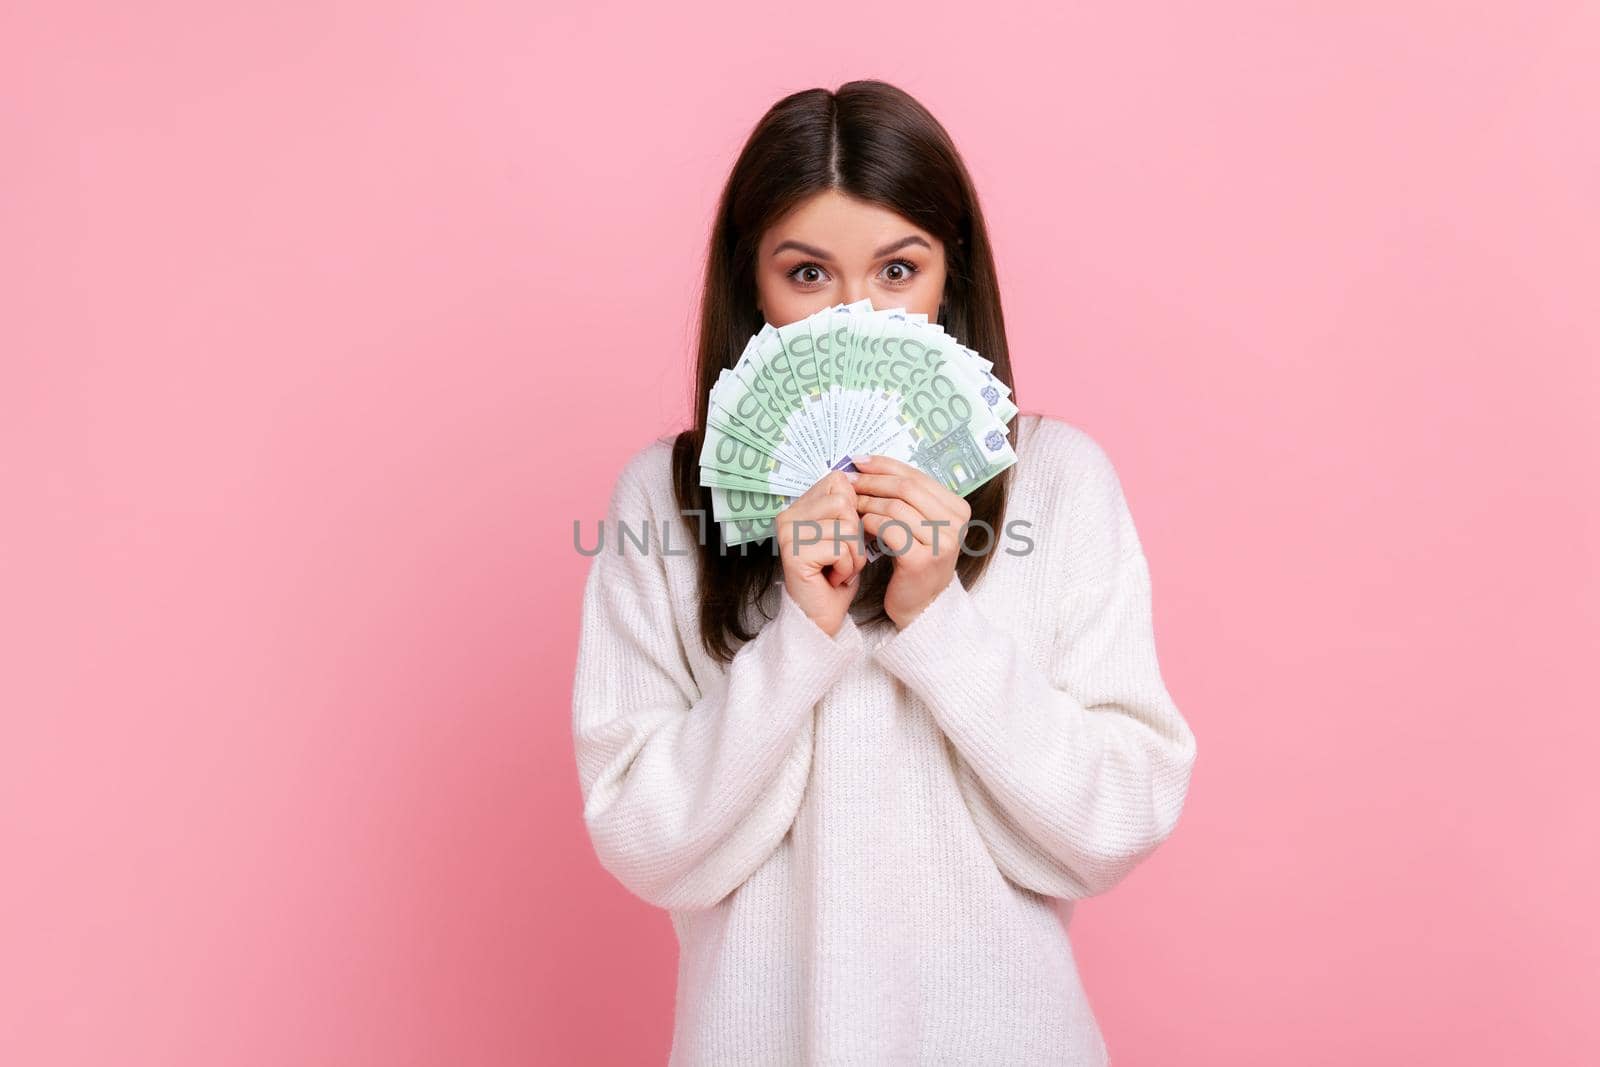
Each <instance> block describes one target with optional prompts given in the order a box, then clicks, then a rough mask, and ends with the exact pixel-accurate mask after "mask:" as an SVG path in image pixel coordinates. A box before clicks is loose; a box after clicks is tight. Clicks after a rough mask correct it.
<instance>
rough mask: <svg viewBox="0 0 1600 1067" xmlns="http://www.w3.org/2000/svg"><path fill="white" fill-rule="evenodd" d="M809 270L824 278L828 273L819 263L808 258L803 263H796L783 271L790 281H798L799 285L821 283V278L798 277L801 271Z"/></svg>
mask: <svg viewBox="0 0 1600 1067" xmlns="http://www.w3.org/2000/svg"><path fill="white" fill-rule="evenodd" d="M810 271H815V272H816V273H818V274H820V275H822V277H823V278H826V277H827V275H828V272H827V271H825V270H823V269H822V265H821V264H819V263H813V262H811V261H810V260H807V261H806V262H804V263H796V264H795V265H794V266H792V267H790V268H789V269H788V270H787V271H785V272H784V277H786V278H788V279H789V280H790V281H792V282H799V283H800V284H801V285H807V286H810V285H821V284H822V279H821V278H810V277H807V278H801V277H800V274H801V273H803V272H810Z"/></svg>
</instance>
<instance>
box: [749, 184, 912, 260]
mask: <svg viewBox="0 0 1600 1067" xmlns="http://www.w3.org/2000/svg"><path fill="white" fill-rule="evenodd" d="M909 234H916V235H918V236H920V237H922V238H923V239H924V240H926V241H927V242H928V243H929V244H930V245H932V246H933V247H935V248H937V247H939V242H938V241H936V240H935V239H934V237H933V235H932V234H930V233H928V232H927V231H926V230H924V229H922V228H921V227H919V226H917V225H916V224H915V223H913V222H911V220H909V219H907V218H906V217H905V216H904V215H901V214H899V213H898V212H896V211H893V210H891V209H889V208H886V207H884V206H883V205H882V204H874V203H870V202H868V201H865V200H858V199H856V198H855V197H852V196H847V195H845V194H844V193H841V192H839V191H838V190H836V189H828V190H825V191H823V192H820V193H817V194H815V195H814V196H811V197H810V198H808V199H806V200H804V201H802V202H801V203H800V204H798V205H796V206H795V207H794V208H793V209H792V210H791V211H789V213H788V214H786V215H784V216H783V217H781V218H780V219H778V221H777V222H775V223H773V224H772V225H771V226H769V227H768V228H767V231H766V233H764V234H763V235H762V238H761V246H762V248H763V249H769V248H772V247H773V246H774V245H776V244H778V243H779V242H780V241H785V240H791V239H792V240H797V241H804V242H805V243H807V244H811V245H817V246H819V247H821V248H824V249H826V250H827V251H829V252H832V253H835V254H837V255H848V254H851V253H865V252H866V251H868V250H870V249H872V248H875V247H877V246H878V245H880V244H882V243H884V241H885V240H894V239H896V238H900V237H905V236H907V235H909Z"/></svg>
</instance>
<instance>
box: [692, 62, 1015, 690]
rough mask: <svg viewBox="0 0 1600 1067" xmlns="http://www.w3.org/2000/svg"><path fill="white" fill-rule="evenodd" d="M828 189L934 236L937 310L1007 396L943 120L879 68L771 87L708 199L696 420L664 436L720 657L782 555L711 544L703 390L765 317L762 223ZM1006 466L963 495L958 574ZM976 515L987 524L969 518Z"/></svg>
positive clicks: (990, 511)
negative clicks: (880, 76)
mask: <svg viewBox="0 0 1600 1067" xmlns="http://www.w3.org/2000/svg"><path fill="white" fill-rule="evenodd" d="M827 189H837V190H839V191H840V192H842V193H845V194H847V195H849V196H853V197H855V198H857V199H859V200H865V201H869V202H873V203H877V204H880V205H882V206H884V207H886V208H889V209H890V210H892V211H895V212H897V213H898V214H900V215H901V216H903V217H904V218H907V219H909V220H911V221H912V222H913V223H915V224H916V225H917V226H920V227H921V228H922V229H924V230H926V231H927V232H929V233H931V234H933V235H934V236H936V237H938V238H939V239H940V240H941V241H942V242H944V250H945V279H946V281H945V291H944V300H943V304H942V305H941V309H940V314H939V318H938V322H939V324H940V325H941V326H942V327H944V329H945V332H947V333H949V334H950V335H951V336H953V337H955V338H956V339H957V340H958V341H960V342H961V343H962V344H965V345H967V346H968V347H970V348H973V349H976V350H977V351H978V352H979V353H980V354H981V355H983V357H984V358H986V359H989V360H992V361H993V363H994V366H993V368H992V373H993V374H994V375H995V377H997V378H999V379H1000V380H1001V381H1003V382H1005V383H1006V384H1007V385H1008V386H1010V387H1011V388H1012V396H1011V399H1012V402H1013V403H1015V402H1016V391H1015V390H1016V381H1015V379H1014V378H1013V377H1012V374H1011V359H1010V355H1009V353H1008V352H1007V349H1006V331H1005V322H1004V319H1003V317H1002V315H1001V312H1000V290H999V285H998V282H997V279H996V276H995V267H994V256H993V253H992V252H991V250H990V247H989V235H988V231H987V230H986V228H985V227H984V223H983V215H982V213H981V212H980V211H979V209H978V196H977V193H976V191H975V190H974V188H973V185H972V179H971V177H970V175H968V173H967V168H966V165H965V164H964V163H963V162H962V160H961V156H960V154H959V153H958V152H957V151H956V148H955V144H954V143H953V142H952V141H951V140H950V135H949V134H948V133H946V132H945V129H944V127H943V126H941V125H940V124H939V122H938V120H936V119H935V118H934V117H933V116H932V115H931V114H929V113H928V110H927V109H926V108H924V107H923V106H922V105H921V104H919V103H918V102H917V101H916V100H915V99H913V98H912V97H911V96H910V95H908V94H907V93H906V92H904V91H903V90H901V89H897V88H895V87H894V86H892V85H889V84H887V83H885V82H881V81H876V80H862V81H852V82H846V83H845V84H844V85H841V86H840V87H839V88H838V89H837V90H835V91H833V92H829V91H828V90H826V89H806V90H804V91H802V92H797V93H793V94H791V95H789V96H786V97H784V98H783V99H782V100H779V101H778V102H777V103H776V104H774V105H773V106H772V108H771V109H770V110H769V111H768V112H767V113H766V115H764V116H762V119H761V121H760V122H759V123H757V124H756V127H755V129H754V130H752V131H751V133H750V137H749V139H748V140H747V141H746V142H745V145H744V148H743V150H741V151H740V153H739V158H738V160H737V161H736V162H735V163H734V166H733V171H732V173H731V174H730V175H729V176H728V181H727V184H726V185H725V186H724V187H723V190H722V197H721V199H720V201H719V202H718V206H717V218H716V223H715V225H714V226H713V228H712V232H711V241H710V247H709V250H708V254H707V257H706V278H705V290H704V293H703V295H702V298H701V304H700V342H699V356H698V370H697V372H696V374H695V382H694V388H695V396H694V410H695V422H694V427H693V428H692V429H689V430H684V431H683V432H682V433H680V434H678V435H677V438H676V440H675V441H674V444H673V462H672V469H673V492H674V493H675V495H676V496H677V501H678V506H679V508H680V509H681V510H682V511H684V512H685V513H690V512H694V511H697V510H698V511H699V512H700V513H701V514H702V515H703V516H704V522H703V529H704V530H705V536H704V537H703V538H700V539H699V540H698V541H697V544H698V555H699V580H700V596H701V612H700V637H701V641H702V643H703V644H704V645H705V648H706V651H707V652H708V653H709V654H710V655H711V656H712V657H713V658H715V659H719V660H722V661H724V662H727V661H729V660H731V659H732V658H733V654H734V651H735V649H734V648H733V645H732V642H731V640H730V639H737V640H739V641H741V642H742V641H748V640H750V639H751V638H752V637H754V636H755V633H754V632H752V631H750V630H748V629H747V628H746V627H745V625H744V618H743V616H744V611H745V607H746V605H748V604H749V603H751V602H752V601H754V600H755V599H756V598H757V597H759V596H760V595H761V594H762V593H764V592H765V591H766V590H767V589H768V588H769V586H770V585H771V583H772V581H773V579H774V577H775V576H776V575H777V574H778V573H779V572H780V570H781V567H782V562H781V560H780V559H779V557H778V553H777V551H776V549H775V543H776V539H775V538H768V539H766V540H765V541H761V542H756V543H754V544H750V543H747V544H744V545H738V546H734V547H732V548H727V547H724V545H723V544H722V530H721V526H720V525H719V524H718V523H717V522H715V521H714V517H713V513H712V506H711V490H710V489H707V488H703V487H702V486H701V485H700V484H699V480H700V477H699V476H700V469H699V468H700V449H701V445H702V442H703V441H704V440H705V430H706V407H707V398H708V396H709V394H710V392H711V387H712V386H713V385H714V384H715V383H716V381H717V376H718V374H719V373H720V372H721V371H722V370H723V369H724V368H729V369H731V368H732V367H733V366H734V364H735V363H737V362H738V359H739V355H740V353H742V352H743V351H744V346H745V342H746V341H748V340H749V338H750V335H751V334H753V333H756V332H757V331H759V330H760V329H761V327H762V325H763V324H764V320H763V316H762V314H761V312H760V311H759V310H758V309H757V307H756V281H755V266H756V249H757V247H758V246H759V245H760V242H761V237H762V234H763V233H764V232H765V231H766V229H767V227H768V226H770V225H771V224H772V223H773V222H775V221H777V220H778V219H779V218H781V217H782V216H783V215H784V214H785V213H786V212H788V211H789V210H790V209H791V208H794V207H796V206H797V205H798V204H799V203H800V202H801V201H803V200H805V199H807V198H808V197H810V196H812V195H814V194H816V193H819V192H822V191H824V190H827ZM1020 421H1021V419H1020V416H1019V417H1018V418H1013V419H1012V421H1011V426H1010V427H1009V429H1008V433H1009V435H1010V438H1011V444H1012V447H1013V448H1015V447H1016V445H1017V441H1016V427H1017V424H1018V423H1019V422H1020ZM1014 470H1015V467H1014V466H1013V467H1011V468H1008V469H1007V470H1005V471H1002V472H1001V473H1000V474H998V475H996V476H995V477H993V478H991V479H989V480H988V481H987V482H985V483H984V484H983V485H981V486H979V487H978V488H977V489H976V490H974V491H973V492H972V493H971V494H970V495H968V496H967V498H966V500H967V503H968V504H969V505H970V506H971V508H972V521H973V523H974V525H975V526H976V529H973V530H969V531H968V541H969V544H970V546H971V547H972V549H973V550H972V551H969V552H963V553H962V555H961V557H960V559H959V560H958V561H957V564H956V573H957V575H958V576H959V577H960V579H961V581H962V583H963V584H964V585H966V586H967V587H968V588H971V587H972V585H973V584H974V583H975V582H976V581H977V580H978V577H979V576H980V575H981V574H982V573H983V571H984V569H985V567H986V566H987V565H988V562H989V555H990V553H989V552H988V551H979V550H978V549H980V548H983V547H986V546H987V545H988V543H989V538H988V537H986V536H985V530H986V529H987V530H988V531H998V530H999V529H1000V528H1001V526H1002V523H1003V520H1004V517H1005V507H1006V498H1007V494H1008V492H1009V490H1010V484H1011V474H1012V472H1013V471H1014ZM980 521H981V522H982V523H984V524H987V525H986V526H984V525H977V524H978V523H979V522H980ZM893 563H894V560H893V557H892V555H890V554H888V553H885V554H884V555H882V556H880V557H879V558H878V559H877V560H875V561H873V562H872V563H870V564H868V565H867V566H866V568H865V570H863V572H862V574H861V578H860V582H861V589H860V590H859V591H858V592H857V594H856V596H855V600H854V602H853V603H852V606H851V611H852V614H854V615H856V617H857V618H858V620H859V621H860V622H862V623H866V624H870V623H872V622H874V621H877V620H881V619H885V618H887V617H888V616H887V615H886V614H885V612H884V610H883V594H884V589H885V588H886V587H887V586H888V583H889V578H890V576H891V574H892V567H893ZM863 613H864V614H863Z"/></svg>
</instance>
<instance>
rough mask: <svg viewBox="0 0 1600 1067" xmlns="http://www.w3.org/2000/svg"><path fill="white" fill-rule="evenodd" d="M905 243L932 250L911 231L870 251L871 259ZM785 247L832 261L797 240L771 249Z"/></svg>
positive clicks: (774, 250)
mask: <svg viewBox="0 0 1600 1067" xmlns="http://www.w3.org/2000/svg"><path fill="white" fill-rule="evenodd" d="M907 245H921V246H922V247H923V248H926V249H928V250H929V251H932V249H933V246H932V245H930V244H929V243H928V242H927V241H924V240H923V239H922V238H921V237H919V236H917V235H916V234H914V233H913V234H910V235H908V236H906V237H902V238H900V240H898V241H891V242H889V243H888V244H886V245H884V246H883V247H882V248H880V249H878V250H877V251H876V252H874V253H872V258H873V259H877V258H879V257H880V256H886V255H888V254H889V253H890V252H898V251H899V250H900V249H902V248H904V247H906V246H907ZM786 248H793V249H795V250H796V251H798V252H804V253H805V254H806V255H808V256H816V257H817V258H818V259H820V260H824V261H825V262H828V263H832V262H833V256H832V255H830V254H829V253H827V252H824V251H823V250H822V249H820V248H813V247H812V246H811V245H808V244H803V243H801V242H799V241H783V242H782V243H780V244H779V245H778V247H777V248H774V249H773V250H772V254H773V255H777V254H778V253H779V252H782V251H783V250H784V249H786Z"/></svg>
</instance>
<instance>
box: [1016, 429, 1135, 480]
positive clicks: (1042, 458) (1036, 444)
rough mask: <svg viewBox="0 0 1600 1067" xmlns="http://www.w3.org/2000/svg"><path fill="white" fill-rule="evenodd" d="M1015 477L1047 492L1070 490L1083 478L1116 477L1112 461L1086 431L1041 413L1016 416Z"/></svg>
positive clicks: (1100, 478)
mask: <svg viewBox="0 0 1600 1067" xmlns="http://www.w3.org/2000/svg"><path fill="white" fill-rule="evenodd" d="M1015 450H1016V453H1017V475H1018V477H1019V480H1020V479H1027V480H1028V481H1030V482H1031V483H1033V484H1034V485H1035V486H1036V487H1037V488H1040V489H1043V490H1046V491H1059V490H1063V489H1070V488H1072V487H1074V486H1079V485H1082V484H1083V483H1084V479H1085V478H1086V477H1088V478H1091V479H1096V480H1104V479H1105V478H1106V477H1107V476H1114V475H1115V468H1114V467H1113V466H1112V463H1111V457H1110V456H1109V455H1108V454H1107V453H1106V450H1105V448H1104V447H1103V446H1102V445H1101V444H1100V442H1099V441H1098V440H1096V439H1095V438H1094V437H1093V436H1092V435H1090V433H1089V431H1087V430H1085V429H1084V428H1083V427H1081V426H1079V425H1077V424H1076V423H1073V422H1069V421H1067V420H1066V419H1064V418H1061V417H1059V416H1056V415H1050V414H1047V413H1045V412H1040V411H1025V412H1021V413H1019V414H1018V415H1017V441H1016V445H1015Z"/></svg>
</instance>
